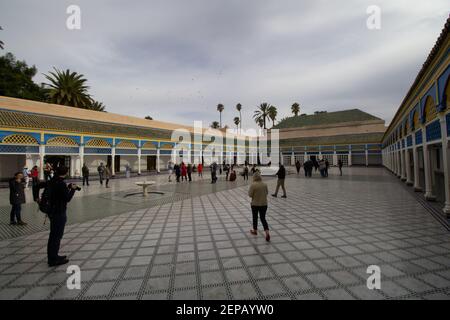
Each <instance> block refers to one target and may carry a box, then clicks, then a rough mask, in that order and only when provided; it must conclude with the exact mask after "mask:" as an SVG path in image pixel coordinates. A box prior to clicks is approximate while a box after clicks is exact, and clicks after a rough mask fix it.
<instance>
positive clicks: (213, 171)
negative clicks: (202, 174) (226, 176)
mask: <svg viewBox="0 0 450 320" xmlns="http://www.w3.org/2000/svg"><path fill="white" fill-rule="evenodd" d="M216 182H217V163H215V162H213V163H212V164H211V183H216Z"/></svg>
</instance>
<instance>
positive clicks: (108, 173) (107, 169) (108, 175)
mask: <svg viewBox="0 0 450 320" xmlns="http://www.w3.org/2000/svg"><path fill="white" fill-rule="evenodd" d="M111 176H112V173H111V165H110V164H108V165H107V166H106V167H105V187H106V188H109V186H108V183H109V179H111Z"/></svg>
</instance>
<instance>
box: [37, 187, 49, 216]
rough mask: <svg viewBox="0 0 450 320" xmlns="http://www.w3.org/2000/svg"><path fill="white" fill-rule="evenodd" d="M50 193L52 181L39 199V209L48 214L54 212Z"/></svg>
mask: <svg viewBox="0 0 450 320" xmlns="http://www.w3.org/2000/svg"><path fill="white" fill-rule="evenodd" d="M50 194H51V186H50V183H47V185H46V186H45V188H44V191H43V192H42V195H41V197H40V198H39V201H38V205H39V210H40V211H41V212H42V213H45V214H46V215H48V214H50V213H51V212H52V204H51V202H50Z"/></svg>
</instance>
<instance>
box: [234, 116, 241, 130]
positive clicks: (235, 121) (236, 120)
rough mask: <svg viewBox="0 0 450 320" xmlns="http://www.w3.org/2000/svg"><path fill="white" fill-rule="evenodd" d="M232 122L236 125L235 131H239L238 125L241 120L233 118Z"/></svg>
mask: <svg viewBox="0 0 450 320" xmlns="http://www.w3.org/2000/svg"><path fill="white" fill-rule="evenodd" d="M233 122H234V124H235V125H236V129H238V130H239V123H241V119H239V117H234V119H233Z"/></svg>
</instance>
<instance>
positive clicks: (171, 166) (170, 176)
mask: <svg viewBox="0 0 450 320" xmlns="http://www.w3.org/2000/svg"><path fill="white" fill-rule="evenodd" d="M167 171H169V182H172V173H173V162H172V161H169V162H168V163H167Z"/></svg>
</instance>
